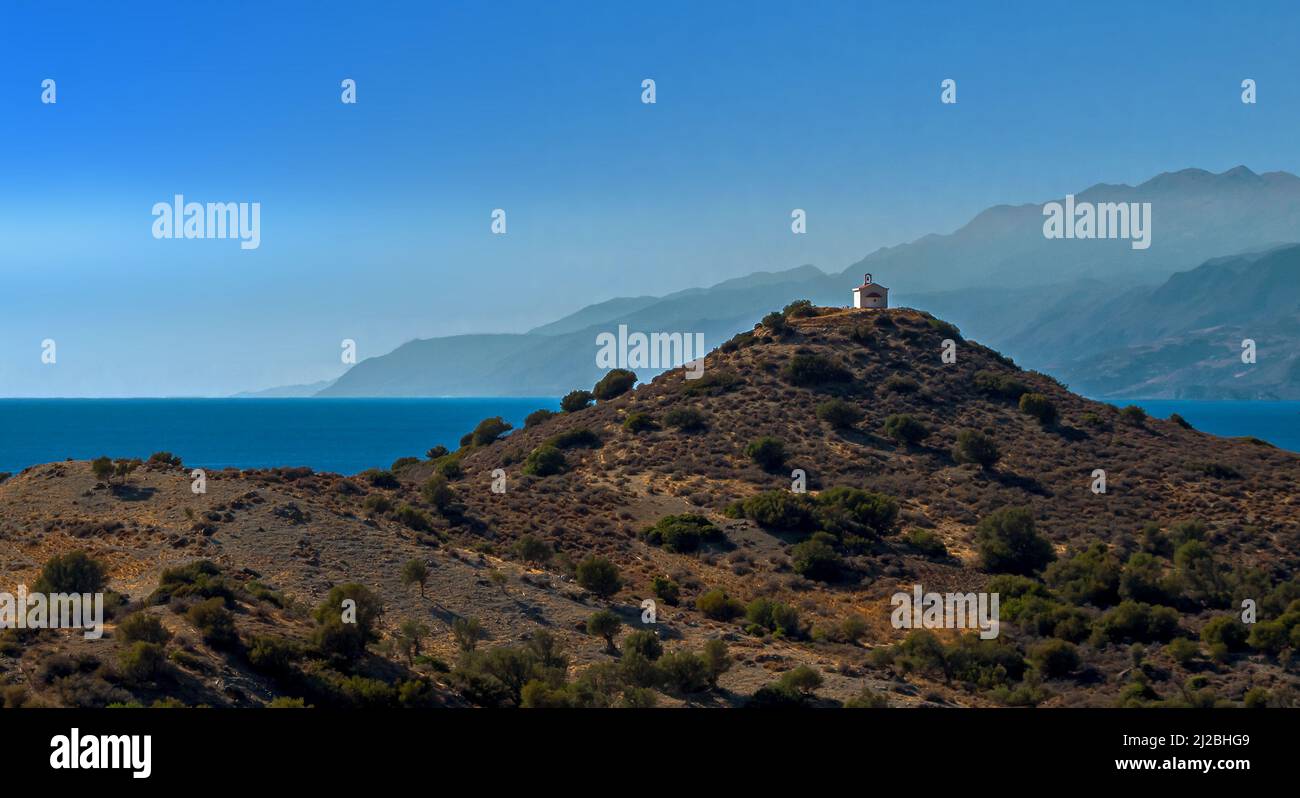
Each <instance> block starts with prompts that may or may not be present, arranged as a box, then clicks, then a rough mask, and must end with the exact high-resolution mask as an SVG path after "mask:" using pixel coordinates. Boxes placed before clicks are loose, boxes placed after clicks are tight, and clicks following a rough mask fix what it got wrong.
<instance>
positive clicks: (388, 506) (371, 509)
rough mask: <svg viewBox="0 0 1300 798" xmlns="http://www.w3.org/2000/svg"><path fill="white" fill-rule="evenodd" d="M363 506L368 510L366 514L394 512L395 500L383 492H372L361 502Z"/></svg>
mask: <svg viewBox="0 0 1300 798" xmlns="http://www.w3.org/2000/svg"><path fill="white" fill-rule="evenodd" d="M361 507H362V509H363V510H365V511H366V515H381V514H383V513H387V512H392V509H393V500H392V499H390V498H388V497H387V496H385V495H384V494H382V493H372V494H370V495H369V496H367V497H366V498H365V501H363V502H361Z"/></svg>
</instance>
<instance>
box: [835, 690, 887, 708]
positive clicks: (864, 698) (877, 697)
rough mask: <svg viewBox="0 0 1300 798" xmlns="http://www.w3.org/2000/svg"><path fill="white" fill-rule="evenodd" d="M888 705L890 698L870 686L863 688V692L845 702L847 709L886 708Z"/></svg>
mask: <svg viewBox="0 0 1300 798" xmlns="http://www.w3.org/2000/svg"><path fill="white" fill-rule="evenodd" d="M888 706H889V699H887V698H885V697H884V696H883V695H881V694H880V693H877V692H876V691H875V690H872V689H871V688H869V687H864V688H862V692H860V693H858V694H857V695H855V696H852V697H851V698H849V699H848V700H847V701H845V702H844V708H845V709H885V708H887V707H888Z"/></svg>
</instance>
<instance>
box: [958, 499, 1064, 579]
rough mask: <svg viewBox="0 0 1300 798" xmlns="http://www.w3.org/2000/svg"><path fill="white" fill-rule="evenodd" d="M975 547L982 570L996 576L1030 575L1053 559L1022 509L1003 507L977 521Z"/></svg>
mask: <svg viewBox="0 0 1300 798" xmlns="http://www.w3.org/2000/svg"><path fill="white" fill-rule="evenodd" d="M975 547H976V550H977V551H978V552H979V555H980V561H981V563H982V564H983V566H984V568H985V570H988V571H993V572H995V573H1010V574H1032V573H1034V572H1035V571H1038V570H1039V569H1041V568H1042V567H1043V566H1045V565H1047V564H1048V563H1049V562H1051V561H1052V560H1053V559H1055V557H1056V554H1055V553H1054V552H1053V551H1052V544H1051V543H1050V542H1049V541H1048V540H1047V538H1045V537H1043V536H1042V535H1040V534H1038V532H1037V530H1036V529H1035V528H1034V517H1033V515H1031V514H1030V512H1029V510H1027V509H1025V508H1023V507H1004V508H1002V509H1000V510H995V511H994V512H992V513H990V514H989V515H987V516H985V517H984V518H982V519H980V522H979V523H978V524H977V525H976V526H975Z"/></svg>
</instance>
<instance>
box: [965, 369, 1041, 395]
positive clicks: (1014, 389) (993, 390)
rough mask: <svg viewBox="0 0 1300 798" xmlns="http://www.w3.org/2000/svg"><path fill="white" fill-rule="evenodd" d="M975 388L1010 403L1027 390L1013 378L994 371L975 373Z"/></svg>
mask: <svg viewBox="0 0 1300 798" xmlns="http://www.w3.org/2000/svg"><path fill="white" fill-rule="evenodd" d="M975 387H976V388H978V389H980V390H981V391H983V392H984V393H986V394H989V395H990V396H993V397H996V398H998V399H1004V400H1008V401H1012V402H1015V401H1018V400H1019V399H1020V395H1021V394H1023V393H1025V392H1026V391H1028V390H1029V389H1028V388H1026V387H1025V384H1024V383H1023V382H1020V381H1019V380H1017V379H1016V378H1015V377H1012V376H1010V375H1007V374H999V373H997V372H996V371H977V372H975Z"/></svg>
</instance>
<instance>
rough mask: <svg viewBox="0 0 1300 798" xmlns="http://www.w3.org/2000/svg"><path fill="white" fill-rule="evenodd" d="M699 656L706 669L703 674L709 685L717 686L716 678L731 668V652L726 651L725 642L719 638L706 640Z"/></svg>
mask: <svg viewBox="0 0 1300 798" xmlns="http://www.w3.org/2000/svg"><path fill="white" fill-rule="evenodd" d="M700 656H701V658H703V660H704V666H705V668H706V669H707V670H706V674H705V675H706V678H707V679H708V681H709V686H710V687H717V686H718V678H719V677H720V676H722V674H724V673H726V672H727V671H729V670H731V665H732V659H731V654H729V653H728V652H727V644H726V643H724V642H722V641H721V640H706V641H705V643H704V650H703V651H702V652H701V654H700Z"/></svg>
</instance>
